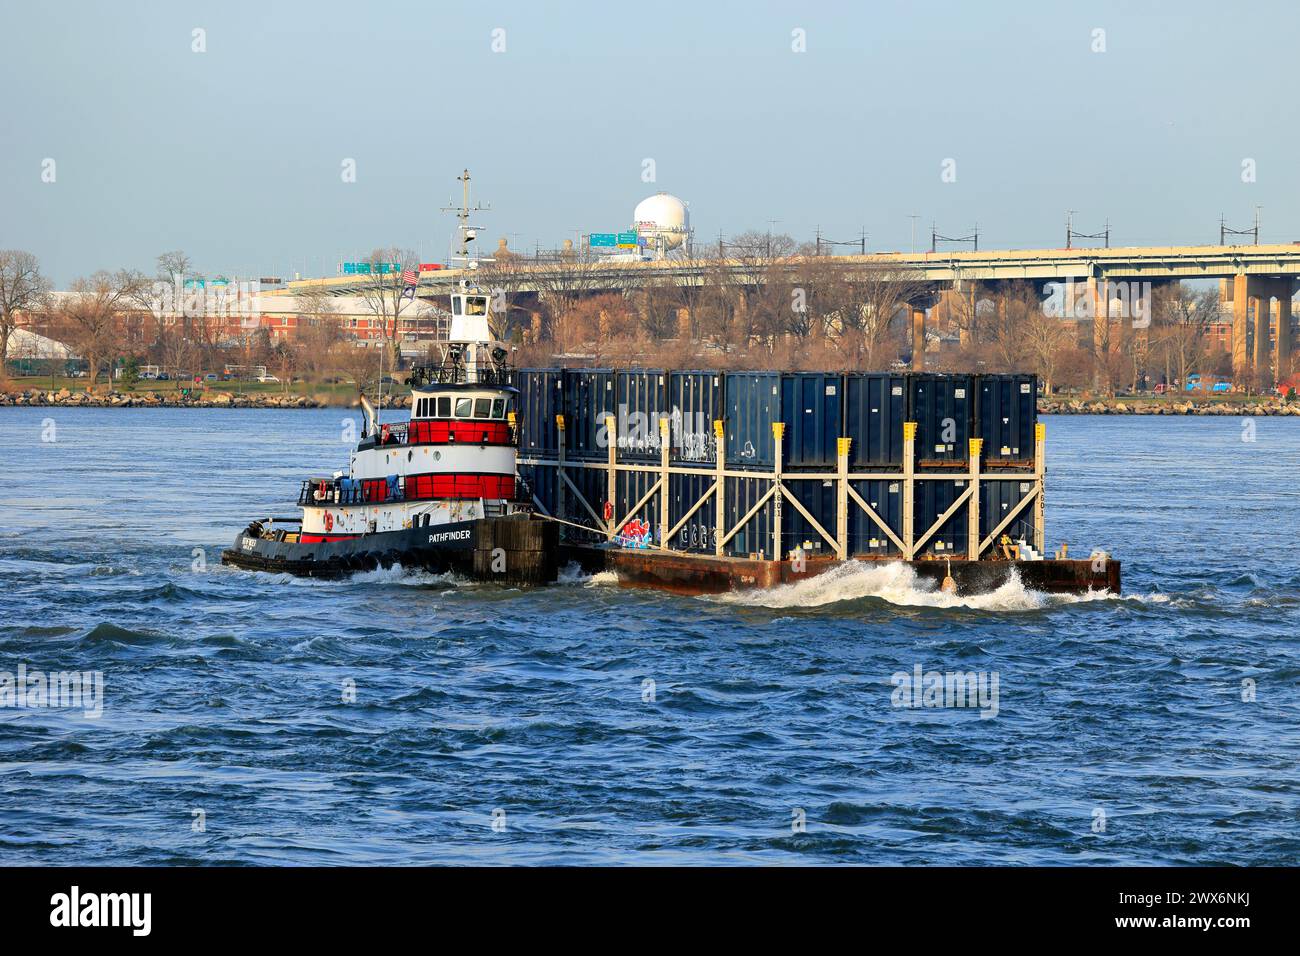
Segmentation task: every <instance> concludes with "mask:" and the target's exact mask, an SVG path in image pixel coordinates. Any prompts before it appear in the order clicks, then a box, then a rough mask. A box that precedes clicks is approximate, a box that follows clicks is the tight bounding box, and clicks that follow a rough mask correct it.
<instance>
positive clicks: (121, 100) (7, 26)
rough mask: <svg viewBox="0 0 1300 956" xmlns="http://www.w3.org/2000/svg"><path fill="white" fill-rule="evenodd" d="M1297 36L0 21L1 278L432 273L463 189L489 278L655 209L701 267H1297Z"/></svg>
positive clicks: (404, 20) (1139, 17)
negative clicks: (1093, 261) (374, 268)
mask: <svg viewBox="0 0 1300 956" xmlns="http://www.w3.org/2000/svg"><path fill="white" fill-rule="evenodd" d="M1298 28H1300V5H1297V4H1294V3H1285V2H1256V3H1251V4H1244V5H1230V4H1223V3H1209V2H1206V3H1201V2H1188V0H1179V2H1155V0H1130V2H1126V3H1109V2H1096V0H1093V2H1060V3H1044V2H1041V0H1040V2H1038V3H1032V2H1013V0H1005V2H1001V0H999V2H993V0H991V2H988V3H958V2H952V3H946V2H937V3H905V2H899V3H892V2H871V3H866V2H860V3H849V2H842V3H841V2H822V3H818V2H812V0H803V2H797V3H796V2H758V0H749V2H738V3H730V2H709V3H703V2H698V0H697V2H691V3H685V2H681V3H679V2H662V3H648V2H637V3H628V2H616V0H602V2H595V3H587V2H565V3H544V2H539V0H533V2H496V3H492V4H482V3H480V4H466V3H446V4H444V3H431V2H425V3H414V2H411V3H408V2H403V0H386V2H384V3H381V4H373V3H355V2H354V3H333V2H313V3H307V2H302V0H297V2H291V0H263V2H260V3H249V2H242V0H234V2H231V0H222V2H185V0H173V2H144V0H138V2H137V0H123V2H117V3H109V2H58V0H49V2H42V3H39V4H38V3H33V2H30V0H0V89H3V90H4V91H5V94H4V105H3V108H2V112H0V248H19V249H26V250H28V251H31V252H33V253H35V254H36V255H37V256H38V257H39V259H40V261H41V263H42V266H43V269H44V271H45V272H46V274H47V275H49V276H50V277H51V279H52V280H53V281H54V283H55V285H56V287H60V288H61V287H65V286H66V285H67V284H68V283H69V282H70V281H71V280H72V279H74V278H75V277H77V276H82V275H88V274H90V273H92V272H94V271H96V270H98V269H118V268H138V269H143V270H145V271H146V272H149V273H152V272H153V271H154V261H155V257H156V256H157V255H158V254H159V253H161V252H164V251H166V250H171V249H182V250H184V251H185V252H187V253H188V254H189V255H190V257H191V258H192V259H193V260H194V262H195V265H196V267H197V268H198V269H199V270H201V271H204V272H207V273H208V274H218V273H224V274H227V275H239V276H243V277H256V276H270V275H277V276H284V277H285V278H292V277H293V276H294V275H295V274H302V275H303V276H308V275H323V274H324V275H333V274H334V273H335V271H336V268H337V264H338V263H339V262H341V261H347V260H352V259H356V258H361V257H364V256H365V255H367V254H368V253H369V252H370V250H372V249H375V248H377V247H386V246H398V247H401V248H410V249H414V250H416V251H417V252H419V254H420V257H421V259H422V260H425V261H446V260H447V258H448V256H449V253H450V237H451V235H452V232H453V229H454V226H455V219H454V217H453V216H452V214H450V213H446V212H442V211H440V210H441V207H444V206H447V205H449V204H453V203H456V202H459V198H460V193H459V190H460V184H459V183H458V182H457V181H456V177H457V176H458V175H459V174H460V171H461V170H462V168H465V167H468V168H469V169H470V171H471V175H472V177H473V179H472V185H473V187H474V198H475V199H481V200H483V201H484V202H487V203H490V204H491V211H490V212H485V213H483V214H481V215H479V216H477V217H476V221H477V222H478V223H479V224H481V225H482V226H483V228H484V233H483V237H484V240H483V244H484V245H485V246H486V247H487V248H486V249H485V250H484V251H489V250H490V249H491V248H494V247H495V246H496V242H497V240H498V238H500V237H506V238H507V239H508V240H509V243H510V245H511V247H513V248H514V249H516V250H518V251H531V250H532V249H533V248H534V247H535V246H540V247H541V248H543V249H547V248H556V247H558V246H559V245H560V244H561V242H562V241H563V240H564V239H565V238H573V237H575V236H576V235H578V234H585V233H590V232H609V231H614V230H616V229H619V228H626V227H627V226H628V225H629V224H630V222H631V220H632V210H633V208H634V206H635V205H636V203H637V202H638V201H639V200H641V199H643V198H645V197H646V196H649V195H652V194H653V193H655V192H657V191H660V190H664V191H668V192H671V193H673V194H674V195H677V196H680V197H681V198H682V199H684V200H686V201H688V202H689V203H690V210H691V224H692V226H693V227H694V229H695V236H696V242H697V243H699V242H716V240H717V236H718V234H719V232H721V233H723V234H725V235H735V234H738V233H740V232H743V231H746V230H760V231H767V230H769V229H772V230H774V231H776V232H785V233H789V234H790V235H792V236H794V237H795V238H797V239H799V240H811V239H812V238H813V236H814V234H815V233H816V231H817V230H818V229H820V231H821V233H822V235H823V236H825V237H828V238H830V239H836V240H856V239H857V238H858V236H859V234H860V232H862V231H864V230H865V232H866V233H867V245H868V247H869V248H870V249H872V250H881V251H890V250H908V249H910V248H912V244H913V235H915V244H916V248H918V249H924V248H928V246H929V239H930V229H931V226H932V224H933V225H935V226H936V227H937V228H938V231H939V232H940V233H941V234H944V235H948V236H965V235H968V234H970V233H971V231H972V230H973V229H974V228H975V227H976V225H978V228H979V233H980V248H982V249H983V248H1037V247H1048V248H1055V247H1060V246H1062V245H1063V244H1064V232H1065V216H1066V211H1067V210H1075V213H1074V224H1075V228H1076V230H1078V231H1080V232H1085V233H1094V232H1100V231H1101V230H1102V229H1103V227H1104V225H1105V223H1106V221H1107V220H1109V223H1110V228H1111V235H1112V240H1111V244H1112V245H1161V244H1182V243H1187V244H1199V243H1211V242H1217V240H1218V226H1219V218H1220V216H1221V215H1223V216H1226V217H1227V220H1228V224H1229V225H1230V226H1234V227H1237V228H1246V227H1248V226H1250V225H1251V224H1252V222H1253V219H1254V216H1255V213H1256V207H1257V206H1259V207H1260V217H1261V224H1262V226H1261V234H1262V235H1261V238H1262V240H1263V241H1265V242H1290V241H1292V240H1293V239H1297V240H1300V190H1297V188H1296V187H1297V185H1298V184H1300V123H1297V107H1296V105H1295V97H1294V86H1295V84H1294V80H1293V76H1292V74H1293V71H1294V69H1295V67H1294V64H1295V62H1296V58H1297V53H1300V29H1298ZM196 31H200V32H197V33H196ZM1099 31H1100V32H1099ZM200 47H201V48H202V49H201V50H200V49H199V48H200ZM647 160H649V161H652V162H651V163H650V164H647ZM51 161H52V162H51ZM348 161H352V163H353V164H354V166H355V177H354V178H355V181H345V179H346V178H347V177H346V176H345V172H346V170H347V168H348V167H347V163H348ZM650 175H652V176H653V181H649V180H648V179H647V177H648V176H650ZM50 180H52V181H50ZM912 217H915V218H912ZM1076 244H1079V245H1082V244H1087V241H1086V240H1081V241H1079V242H1078V243H1076ZM951 248H960V247H951Z"/></svg>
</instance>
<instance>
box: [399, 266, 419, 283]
mask: <svg viewBox="0 0 1300 956" xmlns="http://www.w3.org/2000/svg"><path fill="white" fill-rule="evenodd" d="M402 282H403V283H404V284H406V285H419V283H420V273H419V272H417V271H416V270H415V266H407V267H406V268H405V269H403V270H402Z"/></svg>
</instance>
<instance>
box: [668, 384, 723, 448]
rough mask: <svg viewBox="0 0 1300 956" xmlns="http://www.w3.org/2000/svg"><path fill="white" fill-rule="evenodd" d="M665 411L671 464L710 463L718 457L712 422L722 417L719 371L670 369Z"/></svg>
mask: <svg viewBox="0 0 1300 956" xmlns="http://www.w3.org/2000/svg"><path fill="white" fill-rule="evenodd" d="M667 405H668V415H669V421H670V439H671V442H672V461H673V463H674V464H678V465H681V464H687V465H694V464H699V465H712V464H714V463H715V462H716V461H717V460H718V448H717V437H716V436H715V435H714V432H713V423H714V422H715V421H717V420H719V419H721V418H722V415H723V409H722V373H721V372H670V373H669V374H668V399H667Z"/></svg>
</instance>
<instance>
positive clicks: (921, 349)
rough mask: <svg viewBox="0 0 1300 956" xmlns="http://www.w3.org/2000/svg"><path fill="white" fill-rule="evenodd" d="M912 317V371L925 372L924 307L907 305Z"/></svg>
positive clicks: (913, 304) (912, 304)
mask: <svg viewBox="0 0 1300 956" xmlns="http://www.w3.org/2000/svg"><path fill="white" fill-rule="evenodd" d="M908 309H909V310H911V315H912V371H913V372H923V371H925V306H923V305H917V304H915V303H909V304H908Z"/></svg>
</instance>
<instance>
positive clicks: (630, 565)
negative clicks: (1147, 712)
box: [560, 544, 1120, 596]
mask: <svg viewBox="0 0 1300 956" xmlns="http://www.w3.org/2000/svg"><path fill="white" fill-rule="evenodd" d="M560 557H561V562H562V563H563V562H576V563H577V564H578V565H580V566H581V567H582V568H583V569H584V570H586V571H588V572H591V573H595V572H601V571H612V572H614V573H615V574H617V575H618V579H619V583H620V584H622V585H624V586H627V587H650V588H658V589H660V590H664V591H672V592H674V593H678V594H719V593H722V592H725V591H743V590H749V589H754V588H773V587H777V586H779V585H782V584H793V583H795V582H797V581H802V580H804V579H806V578H812V577H816V576H817V575H819V574H825V573H826V572H827V571H830V570H831V569H833V568H836V567H839V566H840V565H841V564H842V563H843V562H841V561H839V560H837V559H834V558H821V557H817V558H808V559H807V560H806V561H805V562H804V563H803V568H802V570H799V569H796V566H795V564H794V562H792V561H767V560H759V559H753V558H732V557H715V556H712V555H702V554H685V553H682V552H674V551H658V550H653V549H644V550H643V549H634V548H628V549H625V548H614V547H607V546H599V545H572V544H569V545H563V546H562V547H561V556H560ZM861 560H862V561H863V563H872V564H875V563H879V564H887V563H890V559H872V558H864V559H861ZM893 560H897V559H893ZM902 563H903V564H906V565H907V566H908V567H910V568H911V569H912V570H913V571H915V572H916V575H917V577H918V578H920V579H921V580H923V581H930V582H933V583H934V586H935V587H936V588H938V587H939V585H940V584H941V583H942V582H943V579H944V577H945V576H946V575H947V574H948V573H949V569H951V574H952V577H953V580H954V581H955V582H956V585H957V594H958V596H966V595H972V594H987V593H989V592H991V591H996V590H997V589H998V588H999V587H1001V586H1002V585H1004V584H1006V583H1007V582H1008V581H1009V580H1011V578H1012V577H1013V575H1016V574H1019V576H1020V582H1021V584H1022V585H1023V586H1024V587H1026V588H1028V589H1030V590H1033V591H1042V592H1045V593H1048V594H1086V593H1087V592H1088V591H1109V592H1110V593H1112V594H1119V593H1120V562H1119V561H1116V560H1114V559H1107V560H1105V561H1100V562H1094V561H1092V560H1089V559H1084V560H1075V559H1064V560H1060V559H1048V560H1043V561H990V560H983V561H964V560H961V561H952V562H948V561H904V562H902Z"/></svg>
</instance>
